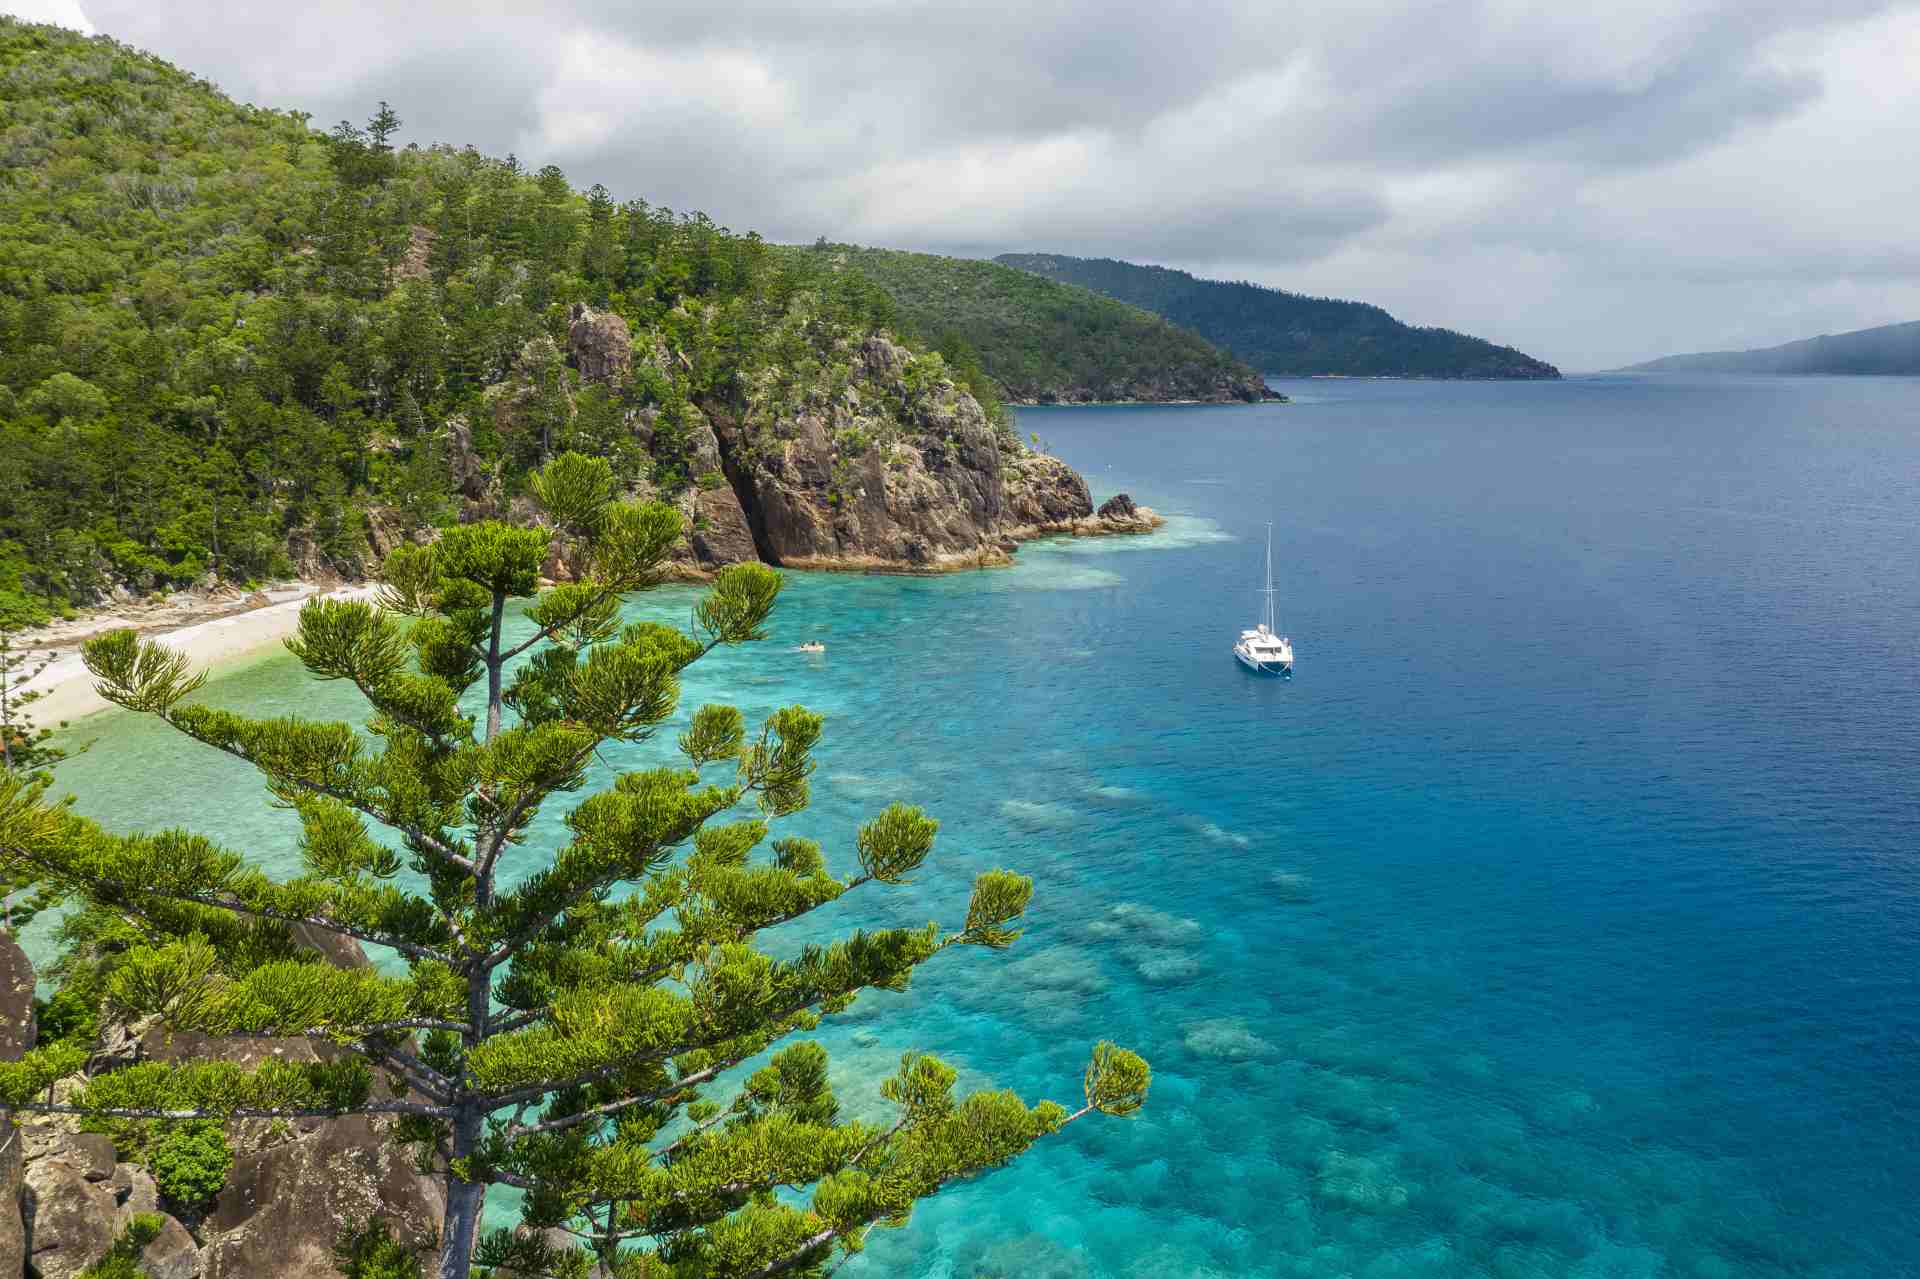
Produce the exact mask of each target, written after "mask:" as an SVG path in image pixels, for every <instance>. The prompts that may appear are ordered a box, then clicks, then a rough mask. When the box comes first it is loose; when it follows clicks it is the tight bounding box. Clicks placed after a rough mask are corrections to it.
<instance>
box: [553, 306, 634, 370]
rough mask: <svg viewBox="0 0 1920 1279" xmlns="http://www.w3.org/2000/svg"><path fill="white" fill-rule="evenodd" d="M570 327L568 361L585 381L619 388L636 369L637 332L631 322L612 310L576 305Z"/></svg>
mask: <svg viewBox="0 0 1920 1279" xmlns="http://www.w3.org/2000/svg"><path fill="white" fill-rule="evenodd" d="M571 320H572V322H571V323H570V324H568V325H567V362H568V363H570V364H572V365H573V367H574V368H576V369H579V370H580V380H581V381H582V382H589V383H593V382H597V383H599V384H601V385H603V386H616V385H618V384H619V383H621V382H624V381H626V379H627V374H628V372H629V371H631V370H632V368H633V333H632V331H631V330H629V329H628V328H627V322H626V321H625V320H623V319H621V318H620V317H619V316H618V315H615V314H614V313H613V312H611V311H595V310H593V309H592V308H591V307H588V306H586V305H584V304H582V303H579V302H576V303H574V305H573V311H572V315H571Z"/></svg>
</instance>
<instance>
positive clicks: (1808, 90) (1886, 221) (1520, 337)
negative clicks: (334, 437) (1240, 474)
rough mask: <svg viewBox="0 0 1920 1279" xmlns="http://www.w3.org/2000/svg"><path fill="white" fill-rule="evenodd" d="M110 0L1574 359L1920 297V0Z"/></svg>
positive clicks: (269, 86) (607, 157) (922, 211)
mask: <svg viewBox="0 0 1920 1279" xmlns="http://www.w3.org/2000/svg"><path fill="white" fill-rule="evenodd" d="M37 2H40V3H45V2H46V0H37ZM0 3H5V0H0ZM82 4H83V6H84V7H85V9H86V11H87V14H88V16H89V17H90V18H91V19H92V21H93V23H94V24H95V25H96V26H97V27H98V28H99V29H100V30H102V31H104V32H107V33H109V34H112V35H115V36H117V37H118V38H121V39H123V40H126V41H128V42H129V43H132V44H136V45H139V46H142V47H145V48H149V49H151V50H153V51H154V52H156V53H159V54H161V55H163V56H165V57H168V58H170V59H172V60H174V61H176V62H178V63H180V64H182V65H183V66H186V67H188V68H190V69H192V70H194V71H196V72H198V73H200V74H202V75H204V76H206V77H208V78H209V79H212V80H214V81H215V82H216V83H219V84H220V85H222V86H223V87H224V88H225V89H227V90H228V91H229V92H231V93H233V94H235V95H236V96H238V97H241V98H243V99H246V100H249V101H254V102H258V103H261V104H263V105H275V106H284V107H292V108H297V109H300V110H305V111H309V112H311V113H312V114H313V116H314V118H315V121H316V123H323V124H324V123H331V122H332V121H334V120H337V119H340V118H343V117H345V118H353V119H360V118H364V117H365V116H366V115H367V114H368V113H369V111H370V109H371V108H372V106H373V105H374V103H375V102H376V101H378V100H379V99H382V98H384V99H387V100H389V101H391V102H393V103H394V105H395V106H396V107H397V108H398V109H399V110H400V112H401V114H402V115H403V116H404V117H405V118H406V120H407V135H408V136H409V137H411V138H413V139H416V140H420V141H450V142H455V143H468V142H471V143H473V144H474V145H476V146H479V147H480V148H482V149H484V150H487V151H490V152H496V153H497V152H504V151H507V150H512V151H515V152H516V153H517V154H519V155H520V157H521V158H522V159H523V160H524V161H526V162H527V163H529V164H531V165H539V164H544V163H548V162H553V163H558V164H560V165H561V166H562V167H563V168H565V169H566V170H567V172H568V174H569V175H570V176H571V177H573V179H574V180H575V181H576V182H579V183H582V184H585V183H589V182H594V181H599V182H604V183H605V184H606V185H607V186H608V188H609V189H611V190H612V191H614V192H615V193H616V195H619V196H621V197H626V196H631V195H639V196H644V197H645V198H647V199H649V200H653V201H655V202H657V203H664V204H667V205H670V206H672V207H675V208H682V209H691V208H703V209H705V210H707V211H708V212H710V213H711V214H712V215H713V216H714V217H715V218H717V219H719V220H720V221H723V222H726V223H728V224H730V225H733V226H735V227H738V228H743V229H744V228H748V227H751V228H754V229H757V230H760V231H761V232H762V233H763V234H767V235H769V236H771V237H773V238H783V239H796V240H804V239H811V238H813V237H814V236H815V235H819V234H826V235H829V236H834V237H838V238H845V239H859V240H866V241H870V242H876V243H882V244H890V245H895V246H899V247H905V248H926V249H931V250H935V251H946V252H962V253H969V254H979V255H986V254H990V253H995V252H1002V251H1006V250H1015V249H1045V250H1054V251H1060V252H1069V253H1092V254H1105V255H1113V256H1123V257H1131V258H1134V259H1138V260H1145V261H1156V262H1161V263H1165V264H1167V265H1174V266H1186V267H1190V268H1193V269H1195V270H1198V271H1200V272H1202V273H1210V274H1223V275H1232V276H1237V277H1245V278H1251V279H1255V280H1260V281H1262V282H1266V283H1271V284H1276V285H1279V286H1282V287H1288V288H1297V289H1304V290H1308V291H1312V292H1318V293H1331V294H1336V295H1344V296H1355V297H1363V298H1366V299H1368V300H1371V301H1377V302H1380V303H1382V304H1383V305H1386V306H1388V307H1389V308H1391V309H1393V310H1395V311H1396V312H1397V313H1399V314H1401V315H1402V316H1403V317H1404V318H1406V319H1408V320H1411V321H1414V322H1417V323H1438V324H1447V325H1450V326H1452V327H1456V328H1462V329H1467V330H1469V331H1473V332H1479V333H1482V334H1484V335H1486V336H1488V337H1492V338H1496V339H1498V340H1501V341H1506V342H1511V343H1513V344H1515V345H1518V346H1521V347H1523V348H1525V349H1528V350H1530V351H1533V352H1535V353H1537V354H1540V355H1542V356H1545V357H1546V358H1549V359H1553V360H1555V361H1557V362H1559V363H1562V364H1563V365H1566V366H1568V367H1572V368H1586V367H1598V366H1602V365H1607V364H1613V363H1619V362H1624V361H1626V360H1629V359H1637V358H1643V357H1645V356H1650V355H1655V354H1660V353H1663V352H1665V351H1667V350H1671V349H1681V348H1687V349H1691V348H1699V347H1717V346H1725V345H1734V344H1745V343H1759V342H1769V341H1783V340H1787V339H1789V338H1793V337H1799V336H1803V335H1804V334H1805V333H1807V332H1812V331H1817V330H1819V329H1822V328H1826V329H1832V328H1847V327H1859V326H1862V325H1867V324H1873V323H1883V322H1887V321H1890V320H1896V319H1910V318H1916V317H1920V264H1917V263H1916V255H1915V251H1914V250H1913V249H1912V248H1911V247H1910V244H1911V236H1910V233H1909V231H1908V230H1907V226H1906V216H1905V212H1904V211H1905V210H1906V209H1908V208H1910V204H1911V194H1912V193H1911V181H1910V179H1907V178H1902V177H1901V176H1899V174H1900V170H1899V167H1898V166H1899V163H1901V161H1900V160H1899V159H1897V158H1898V157H1905V161H1904V162H1905V163H1908V164H1910V163H1911V158H1912V156H1913V155H1914V154H1915V153H1916V151H1917V150H1920V148H1917V147H1916V145H1915V143H1916V142H1920V123H1916V122H1920V86H1916V85H1915V83H1914V78H1913V76H1912V74H1911V68H1912V67H1913V66H1914V65H1920V0H1616V2H1615V3H1613V4H1611V5H1608V6H1602V7H1594V8H1591V9H1581V8H1576V7H1571V6H1562V7H1559V8H1554V9H1546V8H1543V7H1541V6H1537V5H1530V4H1523V3H1521V0H1457V2H1456V3H1452V4H1444V5H1442V4H1436V3H1432V2H1431V0H1350V2H1349V3H1346V4H1342V5H1339V6H1328V5H1310V4H1307V3H1304V2H1296V3H1271V2H1268V3H1239V2H1238V0H1201V2H1199V3H1189V4H1182V5H1168V4H1164V3H1156V4H1146V3H1140V2H1138V0H1126V2H1122V3H1095V2H1094V0H1019V2H1015V0H983V2H982V3H976V4H973V5H966V6H960V5H953V4H951V3H929V2H925V0H899V2H891V3H890V2H888V0H822V2H819V3H810V4H804V5H801V4H793V3H787V2H784V0H745V2H743V3H735V4H727V5H716V4H711V3H698V2H696V0H658V2H657V3H650V4H648V5H645V6H635V5H632V4H630V3H624V2H616V0H572V2H570V3H559V4H553V5H550V6H547V7H545V8H537V9H536V8H530V7H528V6H526V5H504V4H454V3H450V2H449V0H418V2H417V3H412V4H408V5H405V6H396V5H393V4H390V3H380V2H376V0H344V2H336V3H322V4H319V5H311V6H304V7H281V6H263V5H259V4H257V3H253V2H252V0H205V2H203V3H177V4H171V5H154V4H152V3H150V2H145V3H136V2H135V0H82Z"/></svg>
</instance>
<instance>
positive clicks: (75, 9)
mask: <svg viewBox="0 0 1920 1279" xmlns="http://www.w3.org/2000/svg"><path fill="white" fill-rule="evenodd" d="M0 13H4V14H6V15H7V16H8V17H12V18H24V19H25V20H26V21H28V22H49V23H52V24H53V25H54V26H56V27H66V28H67V29H68V30H70V31H80V32H84V33H85V34H87V35H92V34H94V27H93V24H92V23H91V22H88V21H87V15H86V14H84V13H82V12H81V11H80V0H3V2H0Z"/></svg>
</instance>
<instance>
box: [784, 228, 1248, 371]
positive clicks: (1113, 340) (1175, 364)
mask: <svg viewBox="0 0 1920 1279" xmlns="http://www.w3.org/2000/svg"><path fill="white" fill-rule="evenodd" d="M784 251H785V252H787V253H789V254H793V255H797V256H799V257H801V258H813V259H824V260H825V261H827V262H829V263H831V264H833V266H834V267H835V268H837V269H838V268H844V269H851V270H854V271H857V272H859V273H860V274H861V275H862V276H864V277H865V278H867V279H868V280H870V281H872V282H873V283H874V284H876V285H878V286H879V287H880V288H881V289H882V290H884V291H885V292H886V293H887V295H888V296H889V297H890V298H891V299H892V301H893V305H894V308H895V310H894V317H893V318H894V321H895V324H896V327H899V328H900V329H902V330H903V331H905V332H907V333H909V334H911V335H912V336H914V337H915V338H917V339H919V340H920V341H922V342H924V343H925V344H926V345H928V346H929V347H932V348H934V349H936V350H938V351H940V353H941V354H942V355H943V356H945V357H946V359H947V362H948V363H949V364H951V365H953V366H955V367H956V368H962V369H972V368H975V367H978V368H979V369H981V370H982V371H984V373H985V374H986V375H987V376H988V377H990V378H992V379H993V381H994V382H995V383H996V384H997V385H998V386H999V388H1000V389H1001V391H1002V392H1003V394H1004V395H1005V396H1006V398H1007V399H1009V400H1012V401H1014V402H1016V403H1022V404H1086V403H1094V402H1116V401H1137V402H1146V403H1169V402H1178V401H1197V402H1209V403H1236V402H1239V403H1252V402H1257V401H1260V400H1269V399H1285V398H1286V397H1285V396H1282V395H1279V394H1278V393H1277V392H1274V391H1272V390H1270V389H1269V388H1268V387H1267V384H1266V381H1265V380H1264V379H1263V378H1262V377H1261V375H1260V370H1258V369H1256V368H1254V367H1252V366H1251V365H1249V364H1247V363H1245V362H1243V361H1241V360H1238V359H1235V358H1234V357H1233V356H1232V355H1231V354H1229V353H1227V352H1224V351H1221V350H1220V349H1218V348H1217V347H1216V345H1215V344H1214V343H1212V342H1210V341H1208V340H1207V339H1206V338H1205V337H1204V336H1202V335H1201V334H1198V333H1195V332H1193V331H1192V330H1191V329H1189V328H1186V327H1182V326H1181V325H1179V324H1176V323H1174V322H1173V321H1171V320H1168V319H1166V318H1165V317H1163V316H1161V315H1159V314H1156V313H1155V312H1154V311H1152V310H1151V309H1150V308H1144V307H1139V306H1135V305H1132V304H1131V303H1128V302H1127V301H1125V300H1124V299H1116V298H1112V297H1109V296H1107V295H1105V294H1103V293H1100V292H1099V291H1097V290H1093V289H1087V288H1083V287H1080V286H1078V285H1075V284H1073V283H1070V282H1064V281H1058V280H1051V279H1048V278H1047V277H1045V276H1042V275H1035V274H1034V273H1032V272H1028V271H1023V270H1020V269H1018V268H1015V267H1010V266H1005V265H1002V264H1000V263H997V262H987V261H982V260H981V259H978V258H956V257H946V256H943V255H940V254H933V253H914V252H910V251H908V250H904V249H886V248H876V247H871V246H865V245H854V244H831V243H828V242H826V241H824V240H822V241H820V242H818V243H816V244H814V245H812V246H810V247H806V248H800V247H791V248H787V249H785V250H784Z"/></svg>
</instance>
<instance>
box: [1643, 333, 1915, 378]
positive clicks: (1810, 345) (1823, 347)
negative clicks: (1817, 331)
mask: <svg viewBox="0 0 1920 1279" xmlns="http://www.w3.org/2000/svg"><path fill="white" fill-rule="evenodd" d="M1619 371H1620V372H1623V373H1830V374H1883V375H1884V374H1893V375H1903V376H1908V377H1911V376H1913V375H1914V374H1920V320H1914V321H1910V322H1908V323H1906V324H1883V325H1881V326H1880V327H1879V328H1873V329H1855V330H1854V331H1853V332H1851V333H1834V334H1824V333H1823V334H1821V335H1820V336H1819V337H1817V338H1805V339H1803V340H1801V341H1799V342H1788V343H1786V344H1785V345H1782V346H1768V347H1760V348H1758V349H1756V350H1751V351H1702V352H1700V353H1698V354H1696V355H1669V356H1666V357H1664V358H1662V359H1658V360H1649V361H1647V362H1646V363H1645V364H1635V365H1633V366H1631V367H1629V368H1626V369H1622V370H1619Z"/></svg>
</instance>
